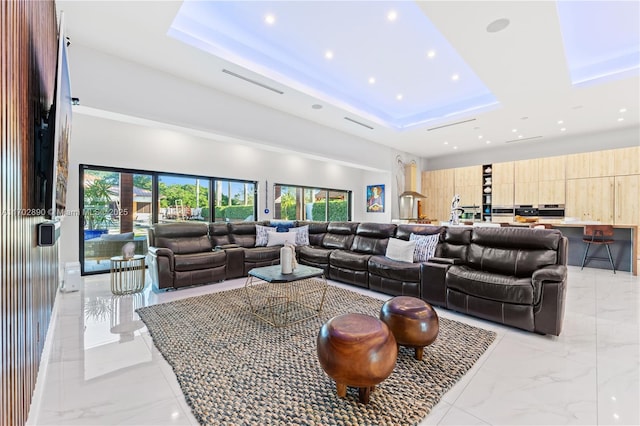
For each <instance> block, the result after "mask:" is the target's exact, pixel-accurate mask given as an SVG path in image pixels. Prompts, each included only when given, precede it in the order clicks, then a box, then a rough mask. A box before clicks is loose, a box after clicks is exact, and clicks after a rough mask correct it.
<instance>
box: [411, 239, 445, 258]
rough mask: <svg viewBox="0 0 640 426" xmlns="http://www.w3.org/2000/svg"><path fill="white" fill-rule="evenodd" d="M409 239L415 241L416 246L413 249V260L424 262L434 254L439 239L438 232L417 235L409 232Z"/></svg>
mask: <svg viewBox="0 0 640 426" xmlns="http://www.w3.org/2000/svg"><path fill="white" fill-rule="evenodd" d="M409 241H415V242H416V248H415V250H414V251H413V261H414V262H426V261H427V260H429V258H431V257H433V255H434V254H435V252H436V246H437V245H438V241H440V234H432V235H417V234H414V233H411V235H410V236H409Z"/></svg>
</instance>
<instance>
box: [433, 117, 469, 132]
mask: <svg viewBox="0 0 640 426" xmlns="http://www.w3.org/2000/svg"><path fill="white" fill-rule="evenodd" d="M471 121H476V119H475V118H471V119H469V120H464V121H458V122H456V123H449V124H444V125H442V126H438V127H432V128H430V129H427V132H430V131H432V130H438V129H442V128H445V127H451V126H457V125H458V124H463V123H469V122H471Z"/></svg>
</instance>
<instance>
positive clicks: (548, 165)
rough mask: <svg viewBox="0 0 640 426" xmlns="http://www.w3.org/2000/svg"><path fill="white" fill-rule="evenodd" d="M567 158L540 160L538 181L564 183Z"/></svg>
mask: <svg viewBox="0 0 640 426" xmlns="http://www.w3.org/2000/svg"><path fill="white" fill-rule="evenodd" d="M565 164H566V156H565V155H561V156H557V157H545V158H540V159H539V161H538V179H539V181H540V182H545V181H560V180H562V181H564V178H565Z"/></svg>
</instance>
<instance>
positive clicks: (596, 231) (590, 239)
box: [580, 225, 616, 274]
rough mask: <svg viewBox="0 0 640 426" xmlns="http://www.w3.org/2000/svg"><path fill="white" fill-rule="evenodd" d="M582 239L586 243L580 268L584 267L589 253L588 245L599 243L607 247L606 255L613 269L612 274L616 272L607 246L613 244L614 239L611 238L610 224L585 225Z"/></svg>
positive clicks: (611, 227)
mask: <svg viewBox="0 0 640 426" xmlns="http://www.w3.org/2000/svg"><path fill="white" fill-rule="evenodd" d="M582 241H583V242H585V243H587V247H586V249H585V250H584V256H583V257H582V267H581V268H580V269H581V270H582V269H583V268H584V263H585V261H586V260H587V255H588V254H589V247H591V244H601V245H604V246H605V247H606V248H607V255H608V256H609V263H611V269H613V273H614V274H615V273H616V268H615V266H614V265H613V257H612V256H611V249H610V248H609V245H610V244H613V243H614V241H615V240H614V239H613V226H612V225H585V227H584V233H583V236H582ZM592 257H593V256H592Z"/></svg>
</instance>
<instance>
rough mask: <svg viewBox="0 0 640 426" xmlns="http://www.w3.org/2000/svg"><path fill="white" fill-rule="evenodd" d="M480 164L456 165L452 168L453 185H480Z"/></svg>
mask: <svg viewBox="0 0 640 426" xmlns="http://www.w3.org/2000/svg"><path fill="white" fill-rule="evenodd" d="M481 183H482V166H470V167H458V168H456V169H454V187H456V188H458V187H462V186H471V185H480V184H481Z"/></svg>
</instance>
